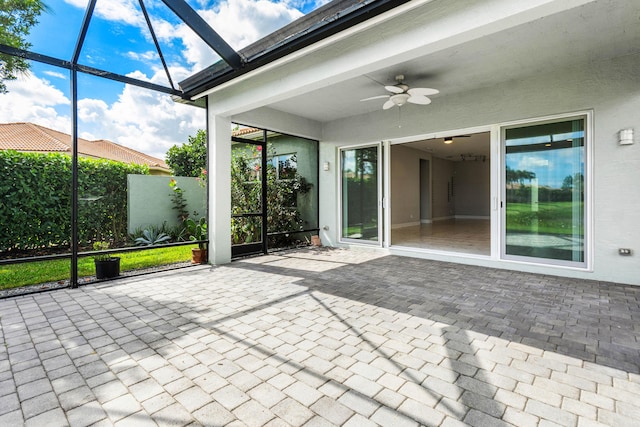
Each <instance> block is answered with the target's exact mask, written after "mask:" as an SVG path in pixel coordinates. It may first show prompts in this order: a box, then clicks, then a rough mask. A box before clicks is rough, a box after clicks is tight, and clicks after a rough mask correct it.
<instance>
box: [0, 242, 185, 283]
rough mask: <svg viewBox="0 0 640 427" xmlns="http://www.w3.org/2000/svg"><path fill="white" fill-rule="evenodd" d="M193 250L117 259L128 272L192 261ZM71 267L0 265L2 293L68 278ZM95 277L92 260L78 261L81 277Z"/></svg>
mask: <svg viewBox="0 0 640 427" xmlns="http://www.w3.org/2000/svg"><path fill="white" fill-rule="evenodd" d="M194 247H197V245H188V246H174V247H170V248H162V247H161V248H158V249H152V250H147V251H139V252H127V253H123V254H117V255H115V256H119V257H120V271H129V270H135V269H138V268H148V267H155V266H160V265H168V264H174V263H178V262H185V261H189V260H190V259H191V248H194ZM70 265H71V261H70V260H68V259H60V260H52V261H38V262H30V263H22V264H12V265H5V266H0V290H2V289H10V288H17V287H20V286H26V285H36V284H40V283H47V282H57V281H60V280H66V279H69V276H70V274H71V273H70ZM94 274H95V267H94V265H93V257H82V258H80V259H78V277H85V276H92V275H94Z"/></svg>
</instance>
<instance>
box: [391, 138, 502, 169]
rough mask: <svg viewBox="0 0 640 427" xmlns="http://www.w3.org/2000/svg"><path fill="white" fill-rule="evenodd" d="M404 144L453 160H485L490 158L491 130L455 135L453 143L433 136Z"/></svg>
mask: <svg viewBox="0 0 640 427" xmlns="http://www.w3.org/2000/svg"><path fill="white" fill-rule="evenodd" d="M402 145H403V146H405V147H410V148H414V149H416V150H421V151H424V152H426V153H429V154H431V155H432V156H434V157H440V158H442V159H446V160H450V161H453V162H460V161H483V160H485V159H486V160H489V159H490V147H491V136H490V134H489V132H481V133H470V134H463V135H454V136H453V142H452V143H451V144H445V143H444V138H432V139H426V140H421V141H415V142H409V143H406V144H402Z"/></svg>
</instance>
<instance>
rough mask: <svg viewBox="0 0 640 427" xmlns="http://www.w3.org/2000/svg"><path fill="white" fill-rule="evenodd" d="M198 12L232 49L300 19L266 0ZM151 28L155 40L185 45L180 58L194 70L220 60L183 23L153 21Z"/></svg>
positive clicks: (232, 1)
mask: <svg viewBox="0 0 640 427" xmlns="http://www.w3.org/2000/svg"><path fill="white" fill-rule="evenodd" d="M198 13H199V14H200V16H201V17H202V18H203V19H204V20H205V21H206V22H207V23H208V24H209V26H210V27H211V28H213V29H214V30H215V31H216V33H218V35H220V37H222V38H223V39H224V40H225V41H226V42H227V43H228V44H229V45H230V46H231V47H232V48H233V49H235V50H240V49H242V48H244V47H246V46H248V45H249V44H251V43H253V42H255V41H257V40H259V39H260V38H261V37H264V36H266V35H267V34H269V33H271V32H273V31H275V30H277V29H278V28H281V27H283V26H284V25H286V24H288V23H290V22H291V21H294V20H295V19H297V18H299V17H301V16H302V13H301V12H300V11H299V10H297V9H295V8H292V7H290V6H289V5H288V4H287V3H286V2H272V1H268V0H228V1H223V2H221V3H219V4H218V5H217V6H216V7H215V8H209V9H206V10H205V9H202V10H198ZM153 26H154V30H155V31H156V35H157V36H158V38H160V39H162V40H164V41H168V42H174V41H179V42H181V43H182V44H183V45H184V46H185V50H184V51H183V52H182V55H183V56H184V59H186V60H187V61H188V62H189V63H190V64H192V65H193V67H192V69H193V70H195V71H199V70H202V69H204V68H205V67H207V66H209V65H211V64H213V63H214V62H216V61H217V60H218V59H219V56H218V55H217V54H216V53H215V52H214V51H213V50H212V49H211V48H210V47H209V46H207V45H206V44H205V43H204V42H203V41H202V40H201V39H200V37H198V36H197V35H196V34H195V33H194V32H193V31H192V30H191V29H190V28H189V27H188V26H187V25H186V24H179V25H177V26H173V25H171V24H170V23H168V22H166V21H155V20H154V22H153ZM176 39H177V40H176Z"/></svg>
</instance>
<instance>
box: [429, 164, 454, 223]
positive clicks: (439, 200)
mask: <svg viewBox="0 0 640 427" xmlns="http://www.w3.org/2000/svg"><path fill="white" fill-rule="evenodd" d="M453 166H454V165H453V162H452V161H450V160H446V159H441V158H438V157H433V159H432V161H431V169H432V172H431V191H432V198H431V200H432V201H433V205H432V207H431V213H432V215H433V220H434V221H439V220H443V219H450V218H453V217H454V215H455V213H456V212H455V204H454V201H453V197H452V194H451V178H452V177H453Z"/></svg>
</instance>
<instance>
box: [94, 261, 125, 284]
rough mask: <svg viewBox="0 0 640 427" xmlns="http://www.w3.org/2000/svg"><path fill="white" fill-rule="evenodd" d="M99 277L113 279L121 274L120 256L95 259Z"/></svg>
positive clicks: (97, 276)
mask: <svg viewBox="0 0 640 427" xmlns="http://www.w3.org/2000/svg"><path fill="white" fill-rule="evenodd" d="M94 262H95V264H96V278H97V279H111V278H113V277H118V276H119V275H120V258H118V257H113V258H110V259H105V260H97V259H96V260H94Z"/></svg>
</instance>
